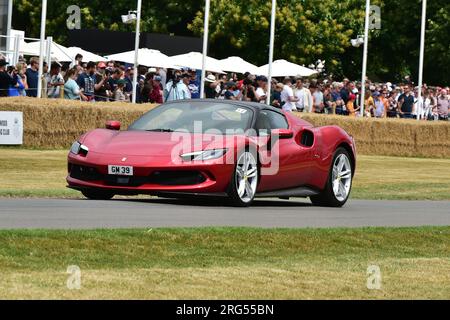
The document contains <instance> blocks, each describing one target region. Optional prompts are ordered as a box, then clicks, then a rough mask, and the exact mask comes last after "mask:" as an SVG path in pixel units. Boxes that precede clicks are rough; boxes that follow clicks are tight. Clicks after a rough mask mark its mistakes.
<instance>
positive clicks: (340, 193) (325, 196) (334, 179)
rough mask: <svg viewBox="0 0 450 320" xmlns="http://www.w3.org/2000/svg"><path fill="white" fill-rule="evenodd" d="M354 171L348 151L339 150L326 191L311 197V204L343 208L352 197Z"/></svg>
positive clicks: (334, 158)
mask: <svg viewBox="0 0 450 320" xmlns="http://www.w3.org/2000/svg"><path fill="white" fill-rule="evenodd" d="M353 170H354V169H353V167H352V162H351V160H350V155H349V153H348V151H347V150H345V149H344V148H338V149H337V150H336V152H335V153H334V157H333V162H332V166H331V171H330V173H329V175H328V180H327V184H326V186H325V189H324V190H323V191H322V192H321V193H320V194H318V195H316V196H312V197H310V199H311V202H312V203H313V204H314V205H316V206H323V207H342V206H343V205H344V204H345V203H346V202H347V200H348V197H349V196H350V191H351V189H352V178H353Z"/></svg>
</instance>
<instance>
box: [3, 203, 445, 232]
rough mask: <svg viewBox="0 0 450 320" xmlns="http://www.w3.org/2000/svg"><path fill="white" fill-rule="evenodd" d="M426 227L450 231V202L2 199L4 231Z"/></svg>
mask: <svg viewBox="0 0 450 320" xmlns="http://www.w3.org/2000/svg"><path fill="white" fill-rule="evenodd" d="M425 225H433V226H442V225H450V201H367V200H352V201H349V202H348V203H347V205H346V206H345V207H344V208H340V209H335V208H321V207H313V206H311V205H310V203H309V202H308V201H307V200H301V199H293V200H290V201H286V200H277V199H268V200H265V199H259V200H256V201H255V203H254V205H253V206H252V207H250V208H233V207H227V206H226V204H225V203H221V202H217V201H205V200H204V199H197V200H175V199H160V198H152V199H137V200H136V199H134V200H123V199H119V200H111V201H91V200H81V199H80V200H65V199H7V198H6V199H0V229H22V228H33V229H34V228H45V229H97V228H152V227H203V226H247V227H265V228H274V227H290V228H304V227H313V228H316V227H366V226H395V227H399V226H425Z"/></svg>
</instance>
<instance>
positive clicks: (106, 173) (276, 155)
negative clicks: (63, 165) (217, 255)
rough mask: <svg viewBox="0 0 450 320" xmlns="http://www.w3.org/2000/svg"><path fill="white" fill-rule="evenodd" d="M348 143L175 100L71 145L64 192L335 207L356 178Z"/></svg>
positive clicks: (256, 113) (333, 130) (248, 108)
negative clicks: (299, 201) (297, 201)
mask: <svg viewBox="0 0 450 320" xmlns="http://www.w3.org/2000/svg"><path fill="white" fill-rule="evenodd" d="M355 155H356V153H355V144H354V141H353V138H352V137H351V136H349V135H348V134H347V133H346V132H345V131H344V130H342V129H341V128H339V127H337V126H326V127H319V128H315V127H314V126H313V125H311V124H310V123H308V122H306V121H304V120H302V119H299V118H298V117H296V116H295V115H293V114H291V113H285V112H283V111H281V110H279V109H276V108H273V107H269V106H266V105H264V104H261V103H248V102H239V101H229V100H207V99H205V100H182V101H176V102H169V103H165V104H162V105H160V106H158V107H156V108H155V109H153V110H151V111H149V112H147V113H145V114H144V115H143V116H142V117H140V118H139V119H138V120H136V121H135V122H134V123H133V124H131V126H129V128H128V129H127V130H125V131H121V130H120V122H118V121H108V122H107V124H106V129H96V130H93V131H91V132H88V133H86V134H84V135H82V136H81V137H80V138H79V139H78V141H76V142H74V143H73V145H72V147H71V148H70V152H69V155H68V176H67V182H68V187H70V188H73V189H76V190H80V191H81V192H82V193H83V195H84V196H86V197H87V198H89V199H111V198H112V197H113V196H114V195H136V194H151V195H156V196H161V197H184V196H198V195H209V196H225V197H228V199H229V203H230V204H231V205H235V206H249V205H250V204H251V203H252V201H253V200H254V198H255V197H278V198H282V199H288V198H290V197H309V198H310V199H311V201H312V203H313V204H315V205H321V206H332V207H341V206H343V205H344V204H345V202H346V201H347V199H348V197H349V195H350V190H351V186H352V179H353V175H354V173H355V162H356V159H355Z"/></svg>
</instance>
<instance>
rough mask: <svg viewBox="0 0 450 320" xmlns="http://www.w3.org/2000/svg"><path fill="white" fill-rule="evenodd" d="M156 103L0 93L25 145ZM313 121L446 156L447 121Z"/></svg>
mask: <svg viewBox="0 0 450 320" xmlns="http://www.w3.org/2000/svg"><path fill="white" fill-rule="evenodd" d="M154 107H155V105H150V104H145V105H132V104H126V103H111V102H108V103H95V104H92V103H85V102H79V101H68V100H59V99H55V100H52V99H40V100H38V99H34V98H23V97H20V98H0V111H22V112H23V113H24V146H25V147H32V148H67V147H68V146H70V144H71V143H72V142H73V141H74V140H75V139H76V138H77V137H78V136H80V135H81V134H82V133H84V132H86V131H89V130H92V129H94V128H102V127H104V124H105V122H106V121H107V120H119V121H120V122H121V123H122V128H126V127H127V126H128V125H129V124H130V123H132V122H133V121H134V120H135V119H137V118H138V117H139V116H141V115H142V114H143V113H144V112H146V111H148V110H150V109H152V108H154ZM296 115H297V116H299V117H301V118H303V119H305V120H306V121H309V122H311V123H313V124H314V125H315V126H324V125H338V126H340V127H342V128H343V129H344V130H346V131H347V132H348V133H350V134H351V135H353V136H354V138H355V140H356V145H357V150H358V153H360V154H367V155H389V156H418V157H428V158H450V123H449V122H434V121H420V122H418V121H415V120H405V119H359V118H350V117H342V116H328V115H315V114H304V113H302V114H300V113H298V114H297V113H296Z"/></svg>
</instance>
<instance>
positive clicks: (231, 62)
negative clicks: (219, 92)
mask: <svg viewBox="0 0 450 320" xmlns="http://www.w3.org/2000/svg"><path fill="white" fill-rule="evenodd" d="M219 67H220V68H221V69H222V70H224V71H229V72H237V73H246V72H250V73H252V74H255V73H257V70H258V67H257V66H255V65H254V64H251V63H250V62H247V61H245V60H244V59H242V58H240V57H228V58H226V59H222V60H219Z"/></svg>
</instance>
